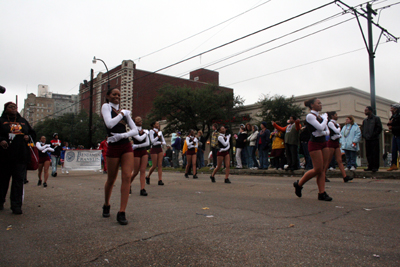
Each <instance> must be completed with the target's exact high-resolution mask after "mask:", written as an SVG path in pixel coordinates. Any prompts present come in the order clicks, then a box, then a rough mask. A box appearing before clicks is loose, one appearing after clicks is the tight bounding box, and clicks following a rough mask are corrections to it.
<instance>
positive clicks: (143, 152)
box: [133, 149, 147, 158]
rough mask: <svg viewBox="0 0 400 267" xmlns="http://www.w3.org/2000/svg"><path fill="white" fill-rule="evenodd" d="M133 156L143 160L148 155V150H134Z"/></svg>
mask: <svg viewBox="0 0 400 267" xmlns="http://www.w3.org/2000/svg"><path fill="white" fill-rule="evenodd" d="M133 155H134V157H135V158H141V157H143V156H146V155H147V150H146V149H144V150H134V151H133Z"/></svg>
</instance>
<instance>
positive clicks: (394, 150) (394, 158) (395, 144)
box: [392, 136, 400, 166]
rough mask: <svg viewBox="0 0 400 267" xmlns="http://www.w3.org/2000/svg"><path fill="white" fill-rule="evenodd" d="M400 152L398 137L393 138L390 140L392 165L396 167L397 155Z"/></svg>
mask: <svg viewBox="0 0 400 267" xmlns="http://www.w3.org/2000/svg"><path fill="white" fill-rule="evenodd" d="M399 151H400V136H393V140H392V165H393V164H394V165H396V166H397V153H399Z"/></svg>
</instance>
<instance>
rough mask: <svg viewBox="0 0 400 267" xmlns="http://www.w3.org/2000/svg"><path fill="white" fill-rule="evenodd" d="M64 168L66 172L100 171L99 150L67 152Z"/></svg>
mask: <svg viewBox="0 0 400 267" xmlns="http://www.w3.org/2000/svg"><path fill="white" fill-rule="evenodd" d="M64 167H65V168H66V169H67V170H76V171H78V170H79V171H97V170H100V169H101V150H67V151H65V157H64Z"/></svg>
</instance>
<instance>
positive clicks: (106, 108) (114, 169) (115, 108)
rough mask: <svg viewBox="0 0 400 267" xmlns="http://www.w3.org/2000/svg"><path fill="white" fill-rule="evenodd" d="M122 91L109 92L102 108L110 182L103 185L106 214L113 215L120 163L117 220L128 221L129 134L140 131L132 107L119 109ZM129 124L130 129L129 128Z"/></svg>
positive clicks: (130, 175) (131, 158) (130, 166)
mask: <svg viewBox="0 0 400 267" xmlns="http://www.w3.org/2000/svg"><path fill="white" fill-rule="evenodd" d="M120 98H121V93H120V91H119V90H118V89H112V90H108V91H107V103H104V104H103V106H102V107H101V115H102V116H103V119H104V123H105V125H106V129H107V135H108V138H107V142H108V150H107V155H106V157H107V181H106V183H105V185H104V193H105V202H104V205H103V217H110V198H111V193H112V189H113V187H114V183H115V180H116V179H117V176H118V170H119V167H120V166H121V178H122V183H121V204H120V208H119V212H118V214H117V221H118V222H119V223H120V224H122V225H126V224H128V220H127V219H126V216H125V209H126V206H127V205H128V199H129V189H130V185H131V177H132V171H133V150H132V146H131V144H130V141H129V139H128V138H129V137H131V136H135V135H137V134H138V129H137V127H136V125H135V123H134V122H133V120H132V118H131V117H130V114H131V112H130V111H129V110H120V109H119V103H120ZM126 125H128V126H129V128H130V129H131V130H130V131H129V132H127V130H126Z"/></svg>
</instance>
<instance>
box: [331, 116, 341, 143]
mask: <svg viewBox="0 0 400 267" xmlns="http://www.w3.org/2000/svg"><path fill="white" fill-rule="evenodd" d="M328 127H329V130H330V131H332V132H333V133H334V134H333V135H332V137H331V139H332V140H337V139H339V138H340V137H342V134H341V133H340V125H339V124H338V123H337V122H336V121H335V120H331V121H330V122H328ZM336 127H337V128H336Z"/></svg>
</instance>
